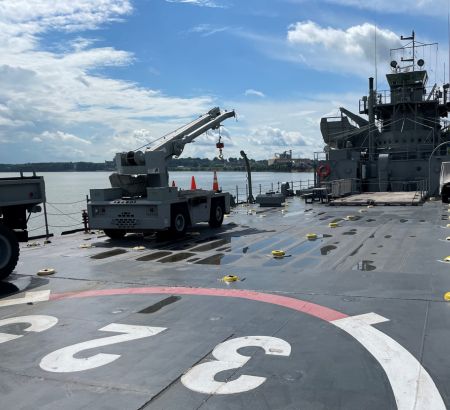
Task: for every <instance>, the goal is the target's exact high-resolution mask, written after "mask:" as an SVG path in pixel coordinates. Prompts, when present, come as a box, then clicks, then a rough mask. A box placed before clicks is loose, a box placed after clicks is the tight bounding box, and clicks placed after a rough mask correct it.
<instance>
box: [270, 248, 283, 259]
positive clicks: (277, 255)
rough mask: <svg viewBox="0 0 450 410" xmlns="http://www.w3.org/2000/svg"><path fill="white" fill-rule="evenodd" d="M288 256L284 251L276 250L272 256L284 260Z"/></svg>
mask: <svg viewBox="0 0 450 410" xmlns="http://www.w3.org/2000/svg"><path fill="white" fill-rule="evenodd" d="M285 255H286V252H285V251H282V250H281V249H276V250H273V251H272V256H273V257H274V258H284V256H285Z"/></svg>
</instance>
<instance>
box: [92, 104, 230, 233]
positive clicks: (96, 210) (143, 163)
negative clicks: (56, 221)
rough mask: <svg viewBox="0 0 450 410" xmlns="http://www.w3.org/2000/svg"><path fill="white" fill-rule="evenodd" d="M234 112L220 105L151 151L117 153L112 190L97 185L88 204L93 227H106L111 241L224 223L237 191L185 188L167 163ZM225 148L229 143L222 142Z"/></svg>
mask: <svg viewBox="0 0 450 410" xmlns="http://www.w3.org/2000/svg"><path fill="white" fill-rule="evenodd" d="M230 117H235V112H234V111H224V112H221V111H220V109H219V108H218V107H216V108H213V109H211V110H210V111H208V112H207V113H206V114H204V115H202V116H200V117H199V118H197V119H195V120H194V121H192V122H190V123H188V124H186V125H184V126H182V127H180V128H178V129H177V130H175V131H173V132H171V133H170V134H167V135H165V136H164V137H161V138H160V139H158V140H157V141H156V142H157V143H156V144H155V145H153V146H152V147H150V148H148V149H146V150H145V152H143V151H140V150H135V151H129V152H121V153H117V154H116V157H115V163H116V168H117V173H113V174H112V175H111V176H110V178H109V179H110V182H111V188H106V189H91V190H90V199H89V203H88V205H87V210H88V215H89V226H90V228H91V229H92V228H93V229H101V230H103V231H104V232H105V234H106V235H107V236H109V237H110V238H111V239H120V238H122V237H124V236H125V234H126V233H128V232H138V233H149V232H160V231H169V232H171V233H172V234H174V235H176V236H182V235H183V234H184V233H185V232H186V229H187V228H188V226H190V225H193V224H195V223H198V222H209V225H210V226H211V227H219V226H221V225H222V221H223V217H224V214H227V213H229V212H230V201H231V195H230V194H229V193H226V192H217V191H213V190H202V189H193V190H180V189H178V188H177V187H174V186H169V173H168V168H167V162H168V160H169V159H170V158H172V157H173V156H177V157H178V156H180V155H181V153H182V152H183V150H184V147H185V145H186V144H188V143H190V142H192V141H193V140H194V139H195V138H197V137H198V136H200V135H202V134H204V133H205V132H206V131H208V130H211V129H218V128H219V127H220V125H221V123H222V121H224V120H225V119H227V118H230ZM216 146H217V148H219V149H220V150H221V149H222V148H223V143H222V142H220V140H219V142H218V143H217V144H216Z"/></svg>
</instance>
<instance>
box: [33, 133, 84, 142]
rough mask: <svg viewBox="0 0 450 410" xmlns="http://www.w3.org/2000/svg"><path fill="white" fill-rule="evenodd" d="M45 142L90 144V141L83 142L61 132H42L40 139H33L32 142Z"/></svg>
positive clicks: (78, 138)
mask: <svg viewBox="0 0 450 410" xmlns="http://www.w3.org/2000/svg"><path fill="white" fill-rule="evenodd" d="M45 140H51V141H62V142H75V143H77V144H87V145H90V144H92V143H91V141H88V140H85V139H83V138H80V137H77V136H76V135H72V134H68V133H66V132H63V131H55V132H50V131H44V132H43V133H42V134H41V137H40V138H39V137H37V138H33V141H36V142H42V141H45Z"/></svg>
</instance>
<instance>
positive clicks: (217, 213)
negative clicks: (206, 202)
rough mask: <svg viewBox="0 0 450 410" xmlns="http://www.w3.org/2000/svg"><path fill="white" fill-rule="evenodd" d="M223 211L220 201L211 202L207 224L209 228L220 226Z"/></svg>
mask: <svg viewBox="0 0 450 410" xmlns="http://www.w3.org/2000/svg"><path fill="white" fill-rule="evenodd" d="M224 213H225V209H224V206H223V204H222V202H221V201H212V202H211V213H210V216H209V226H210V227H211V228H219V227H220V226H222V222H223V215H224Z"/></svg>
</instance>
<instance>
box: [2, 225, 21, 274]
mask: <svg viewBox="0 0 450 410" xmlns="http://www.w3.org/2000/svg"><path fill="white" fill-rule="evenodd" d="M19 253H20V249H19V241H18V240H17V237H16V234H15V233H14V232H13V231H12V230H11V229H9V228H8V227H6V226H4V225H2V224H0V280H3V279H6V278H7V277H8V276H9V275H10V274H11V273H12V271H13V270H14V268H15V267H16V265H17V261H18V260H19Z"/></svg>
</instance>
